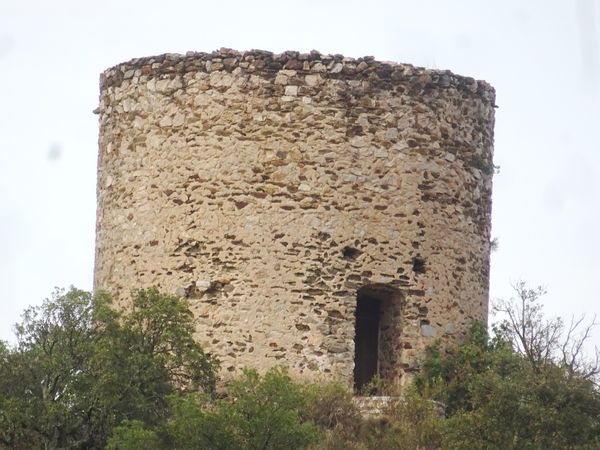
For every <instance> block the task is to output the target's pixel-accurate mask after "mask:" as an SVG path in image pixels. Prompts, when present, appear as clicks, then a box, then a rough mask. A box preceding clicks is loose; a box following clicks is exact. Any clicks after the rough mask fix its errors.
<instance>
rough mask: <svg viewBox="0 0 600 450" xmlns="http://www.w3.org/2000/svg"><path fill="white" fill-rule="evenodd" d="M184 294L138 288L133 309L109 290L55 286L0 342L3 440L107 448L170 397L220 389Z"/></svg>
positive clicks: (18, 444)
mask: <svg viewBox="0 0 600 450" xmlns="http://www.w3.org/2000/svg"><path fill="white" fill-rule="evenodd" d="M191 317H192V316H191V313H190V312H189V310H188V309H187V306H186V305H185V303H184V302H183V301H182V300H179V299H177V298H175V297H169V296H162V295H160V294H159V293H158V292H157V291H156V290H152V289H151V290H147V291H139V292H137V293H136V294H135V295H134V299H133V310H132V311H130V312H129V313H127V314H124V313H119V312H117V311H115V310H113V309H111V308H110V299H109V297H108V296H107V295H106V294H103V293H99V294H98V295H96V296H93V295H92V294H90V293H88V292H84V291H80V290H77V289H71V290H70V291H68V292H64V291H57V292H55V294H54V296H53V298H52V299H51V300H46V301H45V302H44V303H43V304H42V305H41V306H37V307H31V308H29V309H27V310H26V311H25V313H24V314H23V320H22V322H21V323H20V324H18V325H17V326H16V331H17V345H16V347H15V348H13V349H7V348H6V346H2V347H0V374H1V375H2V376H1V377H0V393H1V396H0V444H1V445H4V446H7V447H12V448H47V449H52V448H73V449H76V448H103V447H104V445H105V443H106V440H107V438H108V437H109V436H110V434H111V433H112V429H113V428H114V427H115V426H118V425H119V424H121V423H123V421H124V420H139V421H141V422H142V423H145V424H149V425H152V424H155V423H158V422H160V421H162V420H163V418H164V416H165V414H167V412H168V409H167V407H168V405H167V403H166V396H167V395H170V394H173V393H177V392H185V391H187V390H189V389H197V388H201V389H203V390H205V391H206V392H208V393H212V392H213V391H214V385H215V375H214V365H215V363H214V361H213V360H212V359H210V358H209V357H207V356H206V355H205V354H204V353H203V351H202V349H201V347H200V346H199V345H198V344H196V343H194V341H193V338H192V331H193V328H192V319H191Z"/></svg>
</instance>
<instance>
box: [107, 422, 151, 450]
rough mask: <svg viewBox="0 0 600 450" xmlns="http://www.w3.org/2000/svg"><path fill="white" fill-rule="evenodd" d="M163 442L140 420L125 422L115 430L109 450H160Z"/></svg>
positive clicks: (108, 446)
mask: <svg viewBox="0 0 600 450" xmlns="http://www.w3.org/2000/svg"><path fill="white" fill-rule="evenodd" d="M161 448H162V447H161V441H160V439H159V437H158V436H157V435H156V433H155V432H154V431H151V430H148V429H146V428H145V427H144V423H143V422H141V421H139V420H131V421H124V422H123V423H122V424H121V425H119V426H118V427H116V428H115V429H114V430H113V434H112V436H111V438H110V439H109V440H108V444H107V446H106V449H107V450H139V449H144V450H160V449H161Z"/></svg>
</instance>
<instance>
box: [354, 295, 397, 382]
mask: <svg viewBox="0 0 600 450" xmlns="http://www.w3.org/2000/svg"><path fill="white" fill-rule="evenodd" d="M402 299H403V297H402V295H401V294H400V292H399V291H397V290H396V289H394V288H392V287H390V286H387V285H369V286H364V287H363V288H361V289H359V291H358V295H357V299H356V322H355V335H354V388H355V389H356V391H357V392H364V390H365V387H366V386H367V385H368V384H369V382H371V380H372V379H373V377H375V376H376V375H379V377H380V378H381V380H382V381H383V382H384V383H394V382H395V381H397V380H398V379H399V377H400V367H399V357H400V352H401V341H400V339H401V331H402V330H401V318H402V304H403V301H402Z"/></svg>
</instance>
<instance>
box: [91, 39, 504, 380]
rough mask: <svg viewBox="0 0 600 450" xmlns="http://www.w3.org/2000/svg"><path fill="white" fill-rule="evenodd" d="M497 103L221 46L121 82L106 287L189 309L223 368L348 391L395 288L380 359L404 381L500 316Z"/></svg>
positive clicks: (413, 74) (105, 111)
mask: <svg viewBox="0 0 600 450" xmlns="http://www.w3.org/2000/svg"><path fill="white" fill-rule="evenodd" d="M493 108H494V91H493V89H492V88H491V87H490V86H489V85H488V84H486V83H485V82H482V81H475V80H473V79H470V78H465V77H460V76H457V75H454V74H452V73H450V72H447V71H436V70H425V69H422V68H417V67H412V66H410V65H405V64H393V63H382V62H378V61H375V60H373V58H370V57H367V58H359V59H351V58H343V57H342V56H339V55H335V56H331V55H321V54H320V53H318V52H311V53H310V54H307V55H300V54H297V53H296V52H290V53H284V54H282V55H273V54H271V53H269V52H263V51H250V52H236V51H233V50H227V49H222V50H219V51H217V52H214V53H210V54H209V53H194V52H190V53H188V54H186V55H185V56H182V55H161V56H156V57H150V58H140V59H134V60H132V61H130V62H127V63H123V64H120V65H118V66H116V67H113V68H111V69H108V70H107V71H105V72H104V74H102V76H101V96H100V106H99V108H98V111H99V114H100V155H99V167H98V216H97V235H96V242H97V247H96V268H95V286H96V288H106V289H108V290H109V291H111V292H112V293H113V294H114V295H115V296H116V298H117V299H119V301H121V302H127V301H128V299H129V292H130V290H131V289H132V288H137V287H145V286H159V287H160V288H161V289H163V290H164V291H166V292H176V293H177V294H178V295H182V296H187V297H189V298H191V299H192V302H191V304H192V307H193V308H194V313H195V314H196V317H197V336H198V339H199V341H200V342H202V343H203V345H205V346H206V348H207V350H208V351H210V352H211V353H213V354H215V355H216V356H218V357H219V358H220V359H221V361H222V364H221V367H222V370H223V373H224V374H230V373H235V372H236V371H237V370H239V369H240V368H242V367H244V366H255V367H258V368H260V369H266V368H267V367H270V366H272V365H276V364H287V365H288V366H289V367H290V369H291V371H292V373H294V374H296V375H298V376H304V377H307V378H310V379H314V378H337V379H339V380H343V381H347V382H348V383H351V382H352V378H353V368H354V357H355V349H354V343H355V342H354V338H355V317H354V315H355V309H356V304H357V292H358V290H359V289H360V288H361V287H364V286H375V287H377V288H378V289H384V288H385V289H392V290H394V292H396V293H400V294H399V295H400V296H401V299H402V301H401V303H398V305H396V307H395V309H394V308H392V309H390V311H392V313H390V314H391V315H392V316H390V317H386V318H383V319H382V321H381V324H382V327H384V328H386V329H387V328H392V329H394V330H395V331H394V333H392V334H390V333H388V334H385V333H387V332H386V331H385V330H384V329H383V328H382V331H381V333H382V336H384V337H385V338H382V339H381V340H380V349H379V351H380V352H383V353H385V354H392V355H394V357H393V358H390V359H389V360H388V361H387V364H388V366H390V367H388V368H387V369H386V373H387V374H388V375H389V374H392V375H389V377H391V378H392V379H393V380H394V381H396V382H399V383H403V382H404V381H405V380H406V379H408V378H410V376H411V374H413V373H414V372H415V371H416V370H418V367H419V361H420V359H421V358H422V356H423V351H424V348H425V347H426V346H427V345H428V344H429V343H431V342H432V340H434V339H436V338H439V337H443V338H444V339H457V340H461V339H464V338H465V336H466V333H467V332H468V329H469V326H470V322H471V321H472V320H474V319H475V320H485V318H486V316H487V300H488V269H489V238H490V209H491V201H490V196H491V186H492V184H491V181H492V170H491V169H492V168H493V166H492V139H493V121H494V115H493V114H494V109H493ZM123 304H124V303H123ZM383 353H382V354H383Z"/></svg>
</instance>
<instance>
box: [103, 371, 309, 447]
mask: <svg viewBox="0 0 600 450" xmlns="http://www.w3.org/2000/svg"><path fill="white" fill-rule="evenodd" d="M305 398H306V397H305V395H304V388H303V387H302V386H299V385H297V384H294V383H293V382H292V380H291V379H290V377H289V376H288V375H287V373H286V372H285V370H283V369H281V368H274V369H271V370H269V371H268V372H267V373H266V374H265V375H264V376H260V375H259V374H258V373H257V372H256V371H255V370H249V369H248V370H245V371H244V374H243V376H242V377H241V378H239V379H236V380H234V381H232V382H231V384H230V386H229V388H228V397H227V398H223V399H220V400H214V399H213V400H211V399H210V398H209V397H207V396H198V395H193V394H189V395H186V396H183V397H182V396H171V397H169V406H170V415H169V418H168V420H167V421H166V422H164V423H163V424H161V425H160V426H158V427H156V428H155V429H154V431H153V434H152V436H160V438H161V443H160V447H159V448H162V449H172V448H176V449H180V450H194V449H206V450H261V449H264V450H279V449H289V450H296V449H297V450H302V449H306V448H307V447H308V446H309V445H311V444H313V443H315V442H316V441H317V438H318V429H317V427H316V426H315V425H314V424H313V423H312V422H311V421H310V420H306V419H305V418H304V419H303V418H302V417H301V415H300V412H301V411H302V410H303V408H304V407H305V404H306V400H305ZM117 431H118V434H117V435H115V436H113V438H112V439H111V443H112V444H113V445H114V446H115V447H114V448H119V449H121V448H126V447H125V444H126V443H127V442H133V441H134V439H135V436H136V435H138V434H139V433H140V427H139V426H130V427H128V428H121V429H119V430H117ZM142 431H143V430H142ZM121 445H123V447H121Z"/></svg>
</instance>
